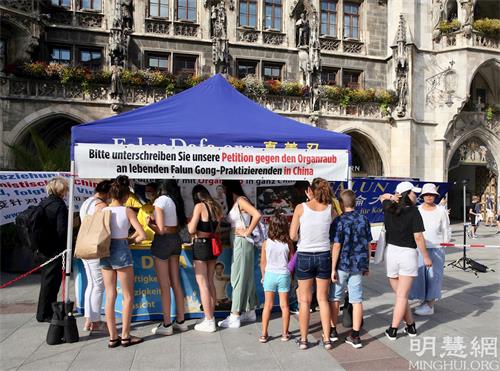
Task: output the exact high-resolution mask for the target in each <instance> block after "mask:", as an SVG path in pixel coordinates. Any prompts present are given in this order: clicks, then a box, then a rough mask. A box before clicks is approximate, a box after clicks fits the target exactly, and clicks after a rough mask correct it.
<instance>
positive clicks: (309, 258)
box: [295, 250, 332, 280]
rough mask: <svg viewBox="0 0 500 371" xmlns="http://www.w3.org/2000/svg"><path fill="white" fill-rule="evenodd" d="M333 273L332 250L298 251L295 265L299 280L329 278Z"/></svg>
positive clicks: (296, 275)
mask: <svg viewBox="0 0 500 371" xmlns="http://www.w3.org/2000/svg"><path fill="white" fill-rule="evenodd" d="M331 275H332V256H331V252H330V250H328V251H322V252H298V253H297V264H296V266H295V277H296V278H297V280H308V279H311V278H321V279H324V280H329V279H330V277H331Z"/></svg>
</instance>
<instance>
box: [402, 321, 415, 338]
mask: <svg viewBox="0 0 500 371" xmlns="http://www.w3.org/2000/svg"><path fill="white" fill-rule="evenodd" d="M404 332H405V334H408V336H410V337H412V338H413V337H415V336H417V328H416V327H415V322H413V323H412V324H411V325H408V324H407V325H406V327H405V329H404Z"/></svg>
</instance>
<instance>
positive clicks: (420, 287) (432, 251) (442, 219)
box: [409, 183, 451, 315]
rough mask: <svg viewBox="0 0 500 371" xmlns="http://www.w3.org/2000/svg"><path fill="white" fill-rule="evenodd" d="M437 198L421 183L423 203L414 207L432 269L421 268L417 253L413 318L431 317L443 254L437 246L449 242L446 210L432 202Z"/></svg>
mask: <svg viewBox="0 0 500 371" xmlns="http://www.w3.org/2000/svg"><path fill="white" fill-rule="evenodd" d="M438 196H439V193H438V192H437V189H436V186H435V185H434V184H432V183H427V184H424V186H423V187H422V196H421V197H422V198H423V199H424V203H423V204H422V205H420V206H419V207H418V211H419V212H420V215H422V220H423V221H424V227H425V231H424V232H423V234H424V239H425V246H426V247H427V251H428V254H429V257H430V258H431V260H432V267H430V268H427V267H426V266H425V265H424V261H423V258H422V254H421V253H420V251H419V250H418V276H417V277H416V278H415V280H414V281H413V285H412V288H411V291H410V295H409V298H410V299H412V300H415V299H418V300H420V301H421V305H419V306H418V307H416V308H415V314H416V315H432V314H433V313H434V302H435V301H436V300H438V299H440V298H441V288H442V285H443V276H444V259H445V253H444V248H443V247H441V246H439V244H441V243H446V242H449V241H450V239H451V228H450V219H449V217H448V212H447V211H446V209H445V208H444V207H442V206H439V205H436V204H435V203H434V202H435V201H436V198H437V197H438Z"/></svg>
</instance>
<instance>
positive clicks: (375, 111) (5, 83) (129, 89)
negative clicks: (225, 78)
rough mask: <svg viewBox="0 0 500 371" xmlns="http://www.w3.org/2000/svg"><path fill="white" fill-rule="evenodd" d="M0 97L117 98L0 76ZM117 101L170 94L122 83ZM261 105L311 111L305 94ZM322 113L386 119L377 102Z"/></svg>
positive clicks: (324, 107) (98, 88)
mask: <svg viewBox="0 0 500 371" xmlns="http://www.w3.org/2000/svg"><path fill="white" fill-rule="evenodd" d="M0 84H1V85H0V92H1V94H0V97H1V98H14V99H16V100H18V99H24V100H37V101H41V100H45V101H50V102H54V101H59V102H72V103H73V102H74V103H81V104H98V105H108V104H109V105H112V104H115V103H116V102H117V101H116V100H114V99H112V98H111V96H110V90H111V88H110V85H109V84H90V85H89V86H86V87H83V86H82V85H81V84H64V85H63V84H61V83H60V82H59V81H52V80H37V79H21V78H17V77H0ZM123 90H124V91H123V97H122V101H121V103H122V104H124V105H125V106H144V105H147V104H151V103H154V102H158V101H160V100H162V99H164V98H167V97H168V96H169V95H171V93H167V91H166V90H165V89H163V88H158V87H151V86H124V87H123ZM254 100H255V101H256V102H257V103H259V104H261V105H262V106H264V107H266V108H268V109H270V110H272V111H276V112H279V113H285V114H312V113H313V112H312V111H311V109H310V107H311V105H310V98H309V97H293V96H273V95H267V96H264V97H261V98H255V99H254ZM316 107H317V108H318V109H319V111H315V112H314V113H315V114H317V113H320V114H322V115H324V116H343V117H363V118H372V119H381V120H384V119H387V117H388V115H387V113H385V112H384V111H382V110H381V109H380V105H379V104H378V103H358V104H352V105H348V106H341V105H339V104H338V103H336V102H334V101H332V100H329V99H319V100H318V102H317V103H316Z"/></svg>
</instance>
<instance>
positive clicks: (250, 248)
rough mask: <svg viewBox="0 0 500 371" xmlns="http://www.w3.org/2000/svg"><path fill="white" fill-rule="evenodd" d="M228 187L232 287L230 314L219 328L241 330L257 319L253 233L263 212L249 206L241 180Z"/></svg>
mask: <svg viewBox="0 0 500 371" xmlns="http://www.w3.org/2000/svg"><path fill="white" fill-rule="evenodd" d="M222 185H223V186H224V187H225V188H226V198H227V207H228V210H229V213H228V215H227V219H228V221H229V222H230V223H231V241H232V244H233V262H232V264H231V286H232V287H233V296H232V305H231V314H230V315H229V316H228V317H227V318H226V319H225V320H223V321H220V322H219V326H220V327H230V328H238V327H240V326H241V323H242V322H254V321H255V320H256V316H255V307H256V306H257V293H256V291H255V277H254V260H255V256H254V254H255V250H254V249H255V247H254V244H253V242H252V239H251V236H252V232H253V230H254V229H255V227H256V226H257V224H258V223H259V220H260V217H261V215H260V212H259V211H258V210H257V209H256V208H255V207H254V206H253V205H252V204H251V203H250V201H249V200H248V198H247V197H246V196H245V192H243V188H242V187H241V183H240V181H239V180H224V181H222Z"/></svg>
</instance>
